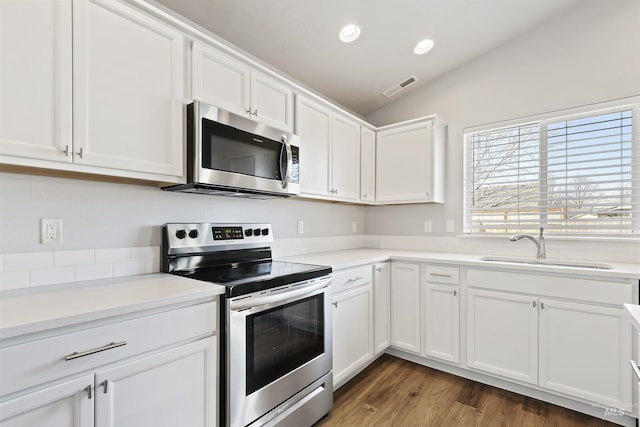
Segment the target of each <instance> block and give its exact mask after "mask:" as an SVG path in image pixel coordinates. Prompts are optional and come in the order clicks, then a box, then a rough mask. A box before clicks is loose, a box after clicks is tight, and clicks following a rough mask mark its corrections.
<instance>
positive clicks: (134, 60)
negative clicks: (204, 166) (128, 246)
mask: <svg viewBox="0 0 640 427" xmlns="http://www.w3.org/2000/svg"><path fill="white" fill-rule="evenodd" d="M0 32H1V33H0V61H1V63H0V66H1V68H2V71H1V72H0V93H1V96H0V160H1V161H2V162H3V163H10V164H16V165H22V166H33V167H40V168H49V169H58V170H65V171H74V172H88V173H94V174H102V175H114V176H121V177H131V178H139V179H150V180H154V181H162V182H164V181H166V182H178V181H180V180H181V179H182V178H183V176H184V165H183V158H182V153H183V143H184V141H183V138H182V134H183V130H182V124H183V121H182V88H183V85H184V80H183V68H184V57H183V54H184V38H183V35H182V34H181V33H180V32H178V31H177V30H175V29H173V28H172V27H170V26H168V25H166V24H164V23H162V22H160V21H158V20H156V19H154V18H151V17H150V16H149V15H146V14H144V13H142V12H140V11H138V10H135V9H133V8H132V7H129V6H126V5H124V4H122V3H120V2H117V1H115V0H73V1H72V0H60V1H53V0H52V1H33V0H28V1H23V0H8V1H1V2H0ZM16 37H19V38H20V40H21V42H20V43H15V40H16Z"/></svg>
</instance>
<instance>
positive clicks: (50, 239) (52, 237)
mask: <svg viewBox="0 0 640 427" xmlns="http://www.w3.org/2000/svg"><path fill="white" fill-rule="evenodd" d="M40 243H43V244H49V243H62V219H60V218H56V219H51V218H49V219H46V218H42V219H41V220H40Z"/></svg>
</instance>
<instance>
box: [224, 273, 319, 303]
mask: <svg viewBox="0 0 640 427" xmlns="http://www.w3.org/2000/svg"><path fill="white" fill-rule="evenodd" d="M330 283H331V278H328V279H323V280H321V281H319V282H318V283H314V284H313V285H311V286H306V287H304V288H302V289H295V290H292V291H288V292H282V293H277V294H274V295H264V296H259V297H252V298H246V299H241V300H239V301H233V302H232V303H231V304H229V308H230V309H231V310H244V309H247V308H251V307H259V306H261V305H266V304H271V303H274V302H280V301H285V300H289V299H291V298H295V297H302V296H304V295H307V294H310V293H312V292H314V291H316V290H318V289H322V288H324V287H327V286H329V284H330Z"/></svg>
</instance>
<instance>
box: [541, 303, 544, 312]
mask: <svg viewBox="0 0 640 427" xmlns="http://www.w3.org/2000/svg"><path fill="white" fill-rule="evenodd" d="M540 310H544V303H543V302H541V303H540Z"/></svg>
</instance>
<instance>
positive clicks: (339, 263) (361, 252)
mask: <svg viewBox="0 0 640 427" xmlns="http://www.w3.org/2000/svg"><path fill="white" fill-rule="evenodd" d="M480 258H482V256H481V255H477V254H475V255H474V254H460V253H445V252H423V251H406V250H396V249H351V250H343V251H334V252H321V253H315V254H307V255H297V256H290V257H286V258H281V259H282V260H284V261H290V262H301V263H305V264H319V265H328V266H331V267H332V268H333V269H334V270H342V269H345V268H351V267H356V266H359V265H364V264H372V263H376V262H384V261H389V260H395V261H413V262H427V263H437V264H445V265H446V264H451V265H458V266H460V265H461V266H465V267H481V268H489V269H499V270H514V271H520V272H521V271H527V272H530V273H554V274H568V275H580V276H589V277H593V278H599V279H606V278H609V279H640V264H624V263H613V262H606V263H605V264H608V265H610V266H611V267H612V269H610V270H605V269H598V268H585V267H564V266H557V265H537V264H519V263H511V262H494V261H491V262H490V261H482V260H481V259H480Z"/></svg>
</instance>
